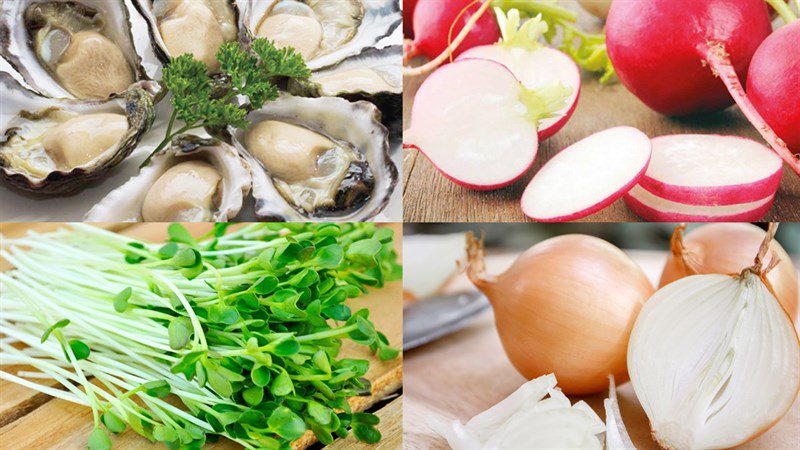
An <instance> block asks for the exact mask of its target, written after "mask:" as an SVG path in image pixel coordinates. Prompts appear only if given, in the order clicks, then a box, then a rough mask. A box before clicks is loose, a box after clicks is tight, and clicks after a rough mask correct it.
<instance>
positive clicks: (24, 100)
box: [0, 72, 163, 195]
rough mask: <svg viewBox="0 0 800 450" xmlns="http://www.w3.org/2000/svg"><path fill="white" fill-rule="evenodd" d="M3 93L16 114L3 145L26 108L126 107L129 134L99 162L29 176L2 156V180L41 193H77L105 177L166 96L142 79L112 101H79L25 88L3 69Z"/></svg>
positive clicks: (135, 141)
mask: <svg viewBox="0 0 800 450" xmlns="http://www.w3.org/2000/svg"><path fill="white" fill-rule="evenodd" d="M0 92H2V97H3V100H4V109H5V108H6V107H9V108H10V109H11V108H13V110H14V111H15V113H16V114H15V116H14V117H13V118H12V119H11V120H10V121H9V122H8V123H7V124H6V125H4V127H3V130H2V134H0V145H4V144H5V143H6V142H7V141H8V139H9V138H10V137H11V136H13V135H14V134H15V132H16V129H15V126H14V121H15V119H17V118H18V117H19V113H20V112H23V111H27V112H35V111H39V110H42V109H46V108H51V107H59V108H64V109H66V110H70V111H75V112H102V111H108V110H109V109H112V108H113V109H115V110H123V111H124V113H125V115H126V116H127V117H128V127H129V128H128V133H127V134H126V135H125V137H124V138H123V140H122V142H121V143H120V144H119V146H118V148H117V149H116V150H115V151H114V152H113V154H111V155H109V156H104V157H103V158H101V160H100V161H93V162H92V164H90V165H87V166H82V167H76V168H74V169H72V170H70V171H59V170H56V171H53V172H50V173H49V174H48V175H47V176H46V177H44V178H31V176H30V175H28V174H25V173H22V172H19V171H16V170H15V169H14V167H11V166H10V165H9V164H7V162H6V161H5V159H3V158H2V157H0V177H2V179H3V181H5V182H6V183H8V184H9V185H11V186H12V187H15V188H17V189H21V190H23V191H28V192H32V193H35V194H41V195H67V194H74V193H76V192H78V191H80V190H82V189H84V188H85V187H87V186H88V185H89V184H90V183H91V182H92V181H94V180H96V179H99V178H102V177H103V176H104V175H105V174H106V173H107V172H108V171H109V170H110V169H112V168H113V167H114V166H116V165H117V164H119V163H120V162H122V161H123V160H124V159H125V158H127V157H128V155H130V154H131V152H132V151H133V150H134V149H135V148H136V146H137V145H138V143H139V141H140V140H141V138H142V136H143V135H144V134H145V133H146V132H147V131H148V130H149V129H150V127H151V126H152V125H153V120H154V118H155V99H156V98H159V97H160V96H162V95H163V93H162V91H161V86H160V85H159V84H158V83H156V82H154V81H140V82H137V83H134V84H133V85H131V86H130V87H129V88H128V90H127V91H125V92H124V93H123V94H121V95H118V96H116V97H112V98H111V99H109V100H105V101H97V102H91V101H88V102H80V101H77V100H57V99H48V98H44V97H41V96H38V95H36V94H34V93H32V92H30V91H28V90H26V89H25V88H23V87H22V86H21V85H20V84H19V82H18V81H17V80H15V79H14V78H13V77H12V76H11V75H9V74H7V73H5V72H0Z"/></svg>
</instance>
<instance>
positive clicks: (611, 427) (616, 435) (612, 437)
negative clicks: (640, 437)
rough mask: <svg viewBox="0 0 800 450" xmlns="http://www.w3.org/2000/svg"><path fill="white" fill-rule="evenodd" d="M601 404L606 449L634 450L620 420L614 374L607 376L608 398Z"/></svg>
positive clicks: (620, 414)
mask: <svg viewBox="0 0 800 450" xmlns="http://www.w3.org/2000/svg"><path fill="white" fill-rule="evenodd" d="M603 406H605V409H606V450H636V447H635V446H634V445H633V441H631V438H630V436H629V435H628V430H627V429H625V424H624V423H623V422H622V413H620V411H619V401H618V400H617V385H616V384H615V383H614V375H609V377H608V398H607V399H605V400H604V401H603Z"/></svg>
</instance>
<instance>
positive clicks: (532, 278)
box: [467, 234, 654, 395]
mask: <svg viewBox="0 0 800 450" xmlns="http://www.w3.org/2000/svg"><path fill="white" fill-rule="evenodd" d="M467 255H468V261H467V275H468V276H469V279H470V280H471V281H472V283H473V284H475V286H476V287H477V288H478V289H480V290H481V291H482V292H483V293H484V294H486V297H488V299H489V302H491V304H492V307H493V309H494V314H495V324H496V326H497V331H498V333H499V335H500V339H501V341H502V343H503V348H504V349H505V352H506V354H507V355H508V358H509V360H511V363H512V364H513V365H514V367H515V368H516V369H517V370H518V371H519V372H520V373H521V374H522V375H523V376H525V377H526V378H528V379H534V378H537V377H540V376H542V375H546V374H549V373H553V374H555V376H556V377H557V378H558V380H559V386H560V387H561V389H563V391H564V392H565V393H568V394H578V395H584V394H592V393H597V392H601V391H604V390H605V389H606V387H607V386H608V384H607V383H608V376H609V375H614V377H615V378H616V379H617V380H620V381H624V380H627V379H628V374H627V367H626V351H627V347H628V339H629V337H630V333H631V328H632V327H633V323H634V320H635V319H636V315H637V314H638V313H639V310H640V309H641V308H642V305H643V304H644V302H645V301H646V300H647V298H648V297H650V295H651V294H652V293H653V291H654V289H653V286H652V285H651V284H650V282H649V281H648V279H647V277H646V276H645V275H644V273H643V272H642V270H641V268H640V267H639V266H638V265H637V264H636V263H634V262H633V261H632V260H631V259H630V258H629V257H628V256H627V255H626V254H625V253H624V252H623V251H622V250H620V249H618V248H617V247H615V246H613V245H611V244H609V243H608V242H606V241H604V240H602V239H599V238H596V237H592V236H585V235H577V234H575V235H564V236H559V237H555V238H551V239H548V240H545V241H543V242H540V243H538V244H536V245H534V246H533V247H531V248H530V249H528V250H527V251H526V252H525V253H523V254H522V255H521V256H520V257H519V258H517V260H516V261H515V262H514V264H513V265H512V266H511V267H510V268H509V269H508V270H507V271H506V272H504V273H502V274H500V275H498V276H492V275H489V274H487V273H486V270H485V267H484V261H483V256H484V251H483V244H482V242H480V241H479V240H477V239H475V238H474V237H473V236H472V235H468V236H467Z"/></svg>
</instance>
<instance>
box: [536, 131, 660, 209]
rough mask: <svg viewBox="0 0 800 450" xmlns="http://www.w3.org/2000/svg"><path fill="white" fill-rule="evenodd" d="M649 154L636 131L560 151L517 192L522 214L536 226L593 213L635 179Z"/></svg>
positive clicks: (593, 139)
mask: <svg viewBox="0 0 800 450" xmlns="http://www.w3.org/2000/svg"><path fill="white" fill-rule="evenodd" d="M650 154H651V143H650V139H649V138H648V137H647V136H646V135H645V134H644V133H642V132H641V131H639V130H637V129H636V128H632V127H616V128H609V129H607V130H604V131H601V132H599V133H595V134H593V135H591V136H589V137H587V138H585V139H583V140H581V141H578V142H577V143H575V144H572V145H571V146H569V147H567V148H565V149H564V150H562V151H561V152H560V153H558V154H557V155H556V156H554V157H553V158H552V159H551V160H550V161H548V162H547V164H545V165H544V167H542V169H541V170H539V173H537V174H536V176H534V177H533V180H531V182H530V184H528V187H527V188H525V192H524V193H523V194H522V201H521V203H522V212H524V213H525V215H527V216H528V217H530V218H532V219H534V220H538V221H542V222H561V221H567V220H575V219H579V218H581V217H585V216H588V215H590V214H593V213H595V212H597V211H599V210H601V209H603V208H605V207H606V206H608V205H610V204H611V203H614V201H616V200H617V199H619V198H620V197H622V196H623V195H624V194H625V193H626V192H628V190H630V188H631V187H633V186H634V185H635V184H636V183H637V182H638V181H639V179H640V178H641V177H642V176H643V175H644V173H645V170H646V169H647V164H648V162H649V161H650Z"/></svg>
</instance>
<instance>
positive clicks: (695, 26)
mask: <svg viewBox="0 0 800 450" xmlns="http://www.w3.org/2000/svg"><path fill="white" fill-rule="evenodd" d="M771 32H772V24H771V23H770V17H769V10H768V8H767V5H766V3H764V1H763V0H704V1H697V0H647V1H617V2H613V3H612V4H611V10H610V11H609V14H608V20H607V21H606V38H607V46H608V55H609V58H610V59H611V62H612V64H613V66H614V68H615V69H616V71H617V75H618V77H619V79H620V81H621V82H622V83H623V84H624V85H625V87H627V88H628V89H629V90H630V91H631V92H632V93H633V94H634V95H636V96H637V97H638V98H639V99H640V100H641V101H642V102H644V103H645V104H646V105H647V106H649V107H650V108H652V109H654V110H655V111H658V112H660V113H662V114H667V115H673V116H680V115H687V114H696V113H703V112H710V111H717V110H720V109H723V108H726V107H727V106H729V105H730V104H731V103H732V102H733V101H732V100H735V101H736V103H737V104H738V105H739V107H740V109H741V110H742V112H743V113H744V114H745V115H746V116H747V118H748V120H750V122H751V123H752V124H753V125H754V126H755V128H756V129H757V130H758V131H759V133H761V135H762V136H763V137H764V139H765V140H766V141H767V142H769V144H770V145H771V146H772V148H773V149H774V150H775V152H776V153H778V155H779V156H781V158H782V159H783V160H784V162H786V163H787V164H788V165H789V166H790V167H791V168H792V169H793V170H794V171H795V172H797V173H798V174H800V162H798V160H797V158H795V157H794V155H792V152H791V151H789V149H788V148H787V147H786V144H785V143H784V142H782V141H781V140H780V139H779V138H778V137H777V136H776V135H775V132H774V131H773V130H772V129H771V128H770V127H769V125H767V123H766V122H765V121H764V119H763V118H762V117H761V116H760V114H759V113H758V111H757V110H756V108H755V107H754V106H753V104H752V103H751V102H750V100H749V99H748V98H747V96H746V95H745V93H744V88H743V87H742V85H741V83H740V81H739V79H740V78H743V77H744V76H745V75H746V74H747V69H748V67H749V64H750V60H751V59H752V57H753V54H754V53H755V52H756V49H757V48H758V46H759V45H760V44H761V42H763V41H764V39H766V37H767V36H769V34H770V33H771Z"/></svg>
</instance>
